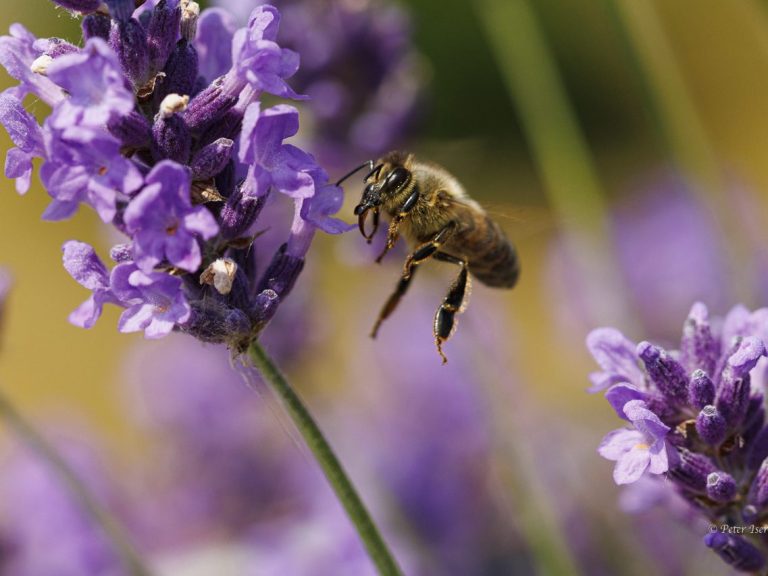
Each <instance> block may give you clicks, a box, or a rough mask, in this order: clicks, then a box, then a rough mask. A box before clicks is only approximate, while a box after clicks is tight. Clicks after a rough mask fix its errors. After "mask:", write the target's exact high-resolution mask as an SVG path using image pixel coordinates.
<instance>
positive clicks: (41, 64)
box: [29, 54, 53, 76]
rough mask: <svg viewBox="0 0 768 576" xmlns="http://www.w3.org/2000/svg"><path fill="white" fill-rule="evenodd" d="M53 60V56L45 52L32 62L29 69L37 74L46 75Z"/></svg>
mask: <svg viewBox="0 0 768 576" xmlns="http://www.w3.org/2000/svg"><path fill="white" fill-rule="evenodd" d="M51 62H53V58H51V57H50V56H48V55H47V54H43V55H42V56H40V57H38V58H37V59H36V60H35V61H34V62H32V64H31V65H30V67H29V69H30V70H32V72H34V73H35V74H40V75H41V76H45V75H46V74H47V73H48V66H50V65H51Z"/></svg>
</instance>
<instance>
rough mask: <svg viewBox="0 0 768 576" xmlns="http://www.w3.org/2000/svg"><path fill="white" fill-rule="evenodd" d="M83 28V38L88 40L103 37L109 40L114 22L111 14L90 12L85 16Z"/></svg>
mask: <svg viewBox="0 0 768 576" xmlns="http://www.w3.org/2000/svg"><path fill="white" fill-rule="evenodd" d="M81 27H82V29H83V40H84V41H88V40H89V39H90V38H101V39H102V40H109V32H110V30H111V28H112V22H111V21H110V19H109V16H104V15H103V14H88V16H86V17H85V18H83V22H82V24H81Z"/></svg>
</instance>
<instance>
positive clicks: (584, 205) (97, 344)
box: [0, 0, 768, 574]
mask: <svg viewBox="0 0 768 576" xmlns="http://www.w3.org/2000/svg"><path fill="white" fill-rule="evenodd" d="M4 4H5V6H4V9H3V10H1V11H0V29H2V30H6V29H7V28H8V26H9V25H10V24H11V23H13V22H16V21H19V22H23V23H24V24H25V25H26V26H27V27H28V28H30V29H31V31H32V32H33V33H34V34H36V35H38V36H49V35H50V36H61V37H65V38H69V39H72V40H74V39H78V38H79V27H78V22H77V21H76V20H74V19H72V18H71V17H70V16H69V15H68V14H66V13H65V12H64V11H60V10H53V9H52V8H51V6H50V4H49V3H48V2H47V1H46V0H27V1H26V2H23V3H20V2H19V3H17V2H13V3H11V2H8V1H7V0H6V1H5V2H4ZM405 4H406V5H407V6H408V7H409V8H410V9H411V10H412V12H413V15H414V21H415V40H416V43H417V45H418V48H419V50H420V51H421V52H422V54H423V55H424V57H425V58H426V61H427V64H428V75H429V80H430V87H429V91H430V105H429V113H428V116H427V117H426V118H425V124H424V129H423V131H422V133H421V134H420V136H419V138H418V139H417V140H416V141H415V142H414V145H413V149H414V150H415V151H416V152H418V153H419V154H421V155H422V156H424V157H428V158H430V159H432V160H434V161H437V162H439V163H441V164H443V165H445V166H447V167H449V168H450V170H451V171H452V172H453V173H454V174H455V175H456V176H457V177H458V178H459V179H460V180H461V181H462V182H463V183H464V184H465V186H466V187H467V189H468V190H469V191H470V193H471V194H472V195H473V197H475V198H476V199H477V200H479V201H480V202H481V203H482V204H484V205H485V206H487V207H489V210H490V211H491V212H492V213H493V214H495V215H497V216H498V218H499V221H500V222H501V223H502V224H503V226H504V228H505V229H506V230H507V233H508V235H509V236H510V238H512V239H513V240H514V242H515V243H516V245H517V246H518V247H519V250H520V254H521V259H522V263H523V275H522V280H521V283H520V285H519V287H517V288H516V289H515V290H514V291H513V292H510V293H504V294H499V293H495V292H493V291H491V290H488V289H485V288H484V287H482V286H476V288H475V290H474V293H473V300H474V302H478V301H479V300H482V301H484V302H487V303H489V306H488V307H485V308H484V310H485V312H481V309H480V307H479V306H478V307H473V306H472V305H470V308H469V310H468V312H467V315H466V316H470V315H472V316H473V318H472V320H468V319H467V320H465V321H464V322H463V324H462V327H460V329H459V331H458V334H457V335H456V336H455V337H454V338H453V339H452V340H451V342H450V343H449V344H448V346H447V352H448V354H449V356H450V352H451V349H458V348H460V347H463V346H468V345H469V344H470V343H471V342H472V341H473V340H475V339H477V338H478V332H479V331H482V330H483V329H484V328H483V318H482V317H480V316H478V314H481V313H487V311H488V310H497V311H498V313H499V314H500V315H503V316H502V317H503V319H504V323H505V325H506V326H508V331H507V332H506V334H505V335H504V336H503V338H504V342H503V346H505V347H507V348H508V350H509V352H510V356H511V357H513V358H514V359H515V362H516V366H515V371H516V374H515V376H514V382H515V386H517V385H518V384H519V383H527V384H525V389H524V390H523V391H522V394H523V395H524V396H525V398H526V400H525V401H526V402H528V403H529V404H527V406H532V407H534V410H546V411H547V413H548V414H549V415H550V418H554V419H562V422H563V423H564V427H565V428H566V429H567V428H568V427H569V426H573V427H574V429H579V430H586V431H588V432H587V435H586V437H585V438H586V440H585V443H590V442H591V446H596V445H597V442H599V439H600V438H601V437H602V435H603V434H604V433H605V432H607V431H608V430H610V429H612V428H615V427H616V426H617V423H616V421H615V417H614V415H613V413H612V411H611V410H610V409H609V407H608V406H607V404H606V403H605V402H603V401H601V400H599V399H598V398H595V397H593V396H590V395H588V394H586V393H585V389H586V388H587V386H588V380H587V374H588V373H589V372H590V371H592V370H593V369H594V366H593V363H592V361H591V360H590V359H589V357H588V355H587V352H586V350H585V349H584V347H583V344H582V343H583V339H581V338H572V337H566V336H563V334H561V333H560V332H561V329H562V326H561V324H560V323H559V322H558V320H557V318H556V317H555V316H556V314H557V307H556V306H553V302H552V300H551V291H550V290H549V289H548V288H547V287H546V285H545V283H546V269H547V266H548V265H549V264H548V262H549V260H548V251H549V250H550V247H551V241H552V239H553V238H555V237H556V236H557V235H559V234H561V233H563V232H564V231H565V232H567V233H569V234H573V235H574V237H576V238H578V239H579V240H578V243H577V245H578V246H581V247H583V249H584V251H585V255H584V261H583V262H577V263H576V266H577V267H578V266H584V267H585V268H584V269H586V270H597V268H595V266H598V267H599V271H598V272H595V274H596V275H595V276H593V279H594V280H595V281H600V282H602V281H603V279H604V280H605V282H607V286H608V287H609V293H610V294H612V295H613V296H615V300H616V301H617V302H619V303H621V304H626V300H625V299H623V291H622V288H621V285H620V282H619V281H616V279H615V274H614V271H613V268H612V264H611V256H610V247H611V243H612V240H611V238H610V237H609V235H608V234H607V233H606V231H605V230H603V227H602V224H601V222H602V217H603V214H604V211H605V210H607V209H610V208H611V206H612V205H613V203H614V202H616V201H619V200H620V199H621V198H622V197H623V195H624V194H625V193H626V189H627V187H628V185H629V184H630V183H632V182H634V181H636V179H637V178H640V177H642V176H643V175H644V174H647V173H652V172H654V171H657V170H659V169H664V168H669V167H672V168H675V169H677V170H679V171H681V172H682V173H684V174H685V175H686V176H687V177H689V178H690V179H691V180H693V181H694V182H696V183H697V184H699V185H700V186H699V189H700V190H701V192H700V198H701V201H702V203H703V204H704V206H705V207H706V210H707V211H708V212H710V213H711V214H712V215H713V216H714V218H715V219H716V221H717V222H718V225H719V227H720V230H721V231H722V233H723V234H724V235H726V237H727V238H728V243H729V244H730V245H731V248H732V249H731V250H730V251H729V256H730V258H732V262H731V265H732V267H731V271H732V274H733V277H732V278H730V281H731V282H732V284H733V285H734V287H735V290H736V293H737V294H739V295H740V297H742V298H743V299H744V300H745V303H746V304H748V305H751V306H754V305H757V304H760V302H757V301H756V297H755V296H754V295H753V294H750V293H749V291H748V290H746V289H743V286H740V285H741V278H742V276H741V275H742V274H744V275H746V274H748V273H749V269H748V268H749V264H748V262H747V261H746V259H745V260H739V257H740V255H741V254H743V251H742V250H740V248H739V246H740V244H741V243H742V241H740V240H739V239H738V238H731V234H732V232H733V231H737V230H739V228H740V221H739V217H738V216H737V215H736V213H735V212H734V211H733V210H731V207H730V197H729V195H728V194H727V192H726V189H727V179H728V178H729V177H733V178H735V179H736V180H737V181H738V182H741V183H743V185H744V186H745V187H746V188H748V189H749V190H751V192H752V194H753V195H754V202H755V204H754V207H755V213H756V214H763V213H764V210H765V206H764V203H765V202H766V191H768V162H766V160H765V159H766V157H767V156H768V6H767V5H766V4H765V3H762V2H757V1H753V0H740V1H738V2H722V1H721V0H698V1H696V2H694V1H693V0H681V1H675V2H668V1H667V2H665V1H662V0H655V1H654V0H643V1H642V2H638V1H636V0H624V1H622V0H557V1H556V0H537V1H535V2H528V3H526V2H520V1H518V0H515V1H510V2H505V1H504V0H484V1H482V2H477V3H470V2H464V1H458V0H451V1H446V2H440V3H438V2H433V1H428V0H413V1H411V2H407V3H405ZM9 85H10V79H9V78H8V77H7V76H6V75H4V74H3V75H2V76H0V88H5V87H7V86H9ZM40 112H41V113H44V111H42V110H41V111H40ZM9 146H10V142H9V140H8V138H7V136H6V134H5V132H2V134H0V149H7V148H8V147H9ZM360 160H361V159H360V158H350V166H354V165H356V164H357V163H359V162H360ZM332 176H336V175H333V174H332ZM0 194H2V196H1V197H2V200H0V265H2V266H5V267H7V268H8V269H9V270H10V271H11V273H12V275H13V277H14V281H15V282H14V288H13V292H12V294H11V299H10V302H9V304H8V306H7V309H6V311H5V315H4V322H3V334H2V348H1V349H0V385H2V386H4V387H5V388H6V390H7V391H8V393H9V395H10V396H11V397H12V399H13V400H14V401H15V402H16V403H17V405H18V406H19V408H20V409H21V410H22V411H24V412H26V413H28V414H29V415H31V416H34V417H35V418H39V419H41V420H42V419H45V418H49V417H54V418H56V417H59V416H60V415H62V414H67V413H68V412H73V413H76V414H78V417H82V418H86V419H87V420H88V422H89V424H90V425H92V426H93V427H95V429H97V430H98V431H99V432H100V433H102V434H103V435H104V436H105V437H106V438H107V440H108V442H109V443H110V444H111V445H114V446H117V447H119V448H118V449H119V450H122V451H124V452H125V453H126V454H128V455H130V456H131V457H134V458H139V457H140V456H141V449H142V444H143V443H144V442H146V441H147V439H146V438H144V437H142V435H141V433H140V432H139V431H137V430H135V429H133V428H132V427H131V426H130V425H128V424H127V422H126V420H125V418H123V416H122V404H121V403H122V399H121V396H120V392H119V390H118V389H116V387H115V386H114V381H115V379H116V378H117V377H118V374H119V366H120V362H121V358H122V357H123V354H124V351H125V350H126V348H128V347H130V346H131V345H132V344H133V343H134V342H135V341H137V340H140V339H141V337H140V336H136V335H121V334H118V332H117V330H116V328H115V326H116V321H117V317H118V313H117V311H116V310H115V309H113V308H108V309H107V310H106V312H105V315H104V317H103V318H102V319H101V320H100V321H99V322H98V323H97V325H96V326H95V327H94V328H93V329H92V330H90V331H85V330H81V329H78V328H75V327H73V326H71V325H70V324H68V323H67V320H66V318H67V315H68V314H69V312H70V311H71V310H72V309H74V308H75V307H76V306H77V305H78V304H79V303H80V302H81V301H82V300H83V299H84V298H85V297H86V293H85V290H83V289H82V288H81V287H80V286H79V285H77V284H76V283H75V282H73V281H72V279H71V278H70V277H69V276H68V274H67V273H66V272H65V270H64V269H63V268H62V266H61V263H60V259H61V254H60V246H61V245H62V243H63V242H64V241H66V240H68V239H73V238H76V239H79V240H82V241H85V242H90V243H92V244H93V245H94V246H96V247H97V250H98V251H99V252H100V253H101V254H106V252H107V250H108V247H109V245H111V243H112V241H111V240H112V239H111V238H110V237H109V232H108V231H106V230H105V228H104V227H103V226H102V225H101V223H100V222H99V221H98V218H97V217H96V216H95V215H94V214H93V213H92V212H89V211H87V210H81V211H79V213H78V214H77V215H76V217H75V218H73V219H72V220H69V221H66V222H57V223H46V222H43V221H42V220H41V219H40V214H41V213H42V211H43V209H44V207H45V206H46V204H47V201H48V199H47V196H46V194H45V192H44V191H43V190H42V188H41V187H40V185H39V180H38V179H37V177H36V176H35V177H33V187H32V190H31V191H30V192H29V193H28V194H27V195H26V196H25V197H20V196H18V195H17V194H16V193H15V191H14V189H13V183H12V182H8V181H4V182H3V184H2V190H1V191H0ZM357 194H358V191H357V190H354V189H353V188H350V189H349V190H348V198H347V202H346V204H345V207H344V210H343V211H342V213H341V217H342V218H344V219H346V220H347V221H350V222H351V221H352V207H353V206H354V204H355V200H356V196H357ZM760 232H761V233H762V230H760ZM355 234H356V233H355V232H353V233H351V235H352V236H354V235H355ZM354 242H362V239H360V238H359V237H355V238H341V239H340V238H337V237H318V238H317V241H316V243H315V245H314V246H313V247H312V251H311V259H312V260H313V262H314V266H313V278H314V282H315V285H314V286H313V288H312V290H311V298H313V302H314V305H315V306H317V307H318V308H319V309H320V311H321V317H322V323H323V325H324V329H323V331H322V334H323V337H322V338H320V339H318V341H317V342H316V343H315V344H314V346H313V347H312V351H311V354H309V355H308V356H307V357H306V359H305V360H304V361H302V362H301V364H300V365H299V366H298V367H296V368H295V369H294V370H293V374H291V376H293V377H294V379H295V381H296V382H297V383H298V384H297V385H298V386H299V387H300V388H302V389H304V390H311V389H316V390H318V391H319V392H320V393H328V394H331V393H339V394H341V393H343V390H339V386H340V385H339V384H338V381H339V379H338V378H336V375H339V374H344V373H345V371H346V366H347V358H348V356H349V355H350V354H353V353H354V351H355V350H357V349H363V348H373V349H374V350H375V352H376V353H377V354H381V355H386V354H387V351H386V350H385V349H381V348H380V347H379V348H377V345H376V342H374V341H371V340H370V339H368V338H367V334H366V333H361V332H360V330H359V326H360V318H359V314H367V315H368V316H370V318H371V320H373V317H374V315H375V312H376V311H377V310H378V308H379V306H380V304H381V303H382V302H383V300H384V298H385V297H386V295H387V294H388V291H389V289H390V287H391V285H393V284H394V281H395V278H396V275H397V270H398V267H399V262H398V261H397V259H396V258H393V259H390V260H389V261H388V262H387V263H386V264H385V265H384V266H382V267H377V266H375V265H374V264H372V263H371V264H370V266H369V267H361V266H351V265H348V264H347V263H346V262H347V260H346V259H345V258H343V257H341V255H342V253H343V252H344V250H346V249H347V248H348V246H349V245H350V243H354ZM345 247H346V248H345ZM595 261H598V264H597V265H596V264H595ZM433 274H434V275H435V276H436V277H438V278H440V279H442V280H444V281H445V282H446V283H447V282H448V281H449V278H450V277H451V274H452V271H451V270H441V269H437V271H436V272H433ZM601 274H602V275H604V278H603V277H601V276H600V275H601ZM614 282H615V283H614ZM604 287H605V286H604ZM419 290H428V289H427V288H423V287H422V288H419V287H418V286H417V287H415V288H414V292H418V291H419ZM361 294H365V295H366V296H365V298H361V296H360V295H361ZM409 296H411V295H409ZM429 297H431V298H433V300H434V302H435V306H437V304H438V302H439V300H440V298H442V294H441V293H430V296H429ZM608 300H611V299H610V298H609V299H608ZM350 301H354V302H355V305H354V307H352V308H350V304H349V302H350ZM734 303H735V302H734ZM562 304H563V305H564V306H566V307H567V306H568V305H569V303H568V302H564V303H562ZM605 304H606V305H605V308H604V309H601V310H597V311H593V312H595V314H593V316H594V317H595V318H596V319H599V320H600V321H602V322H605V323H610V324H614V325H617V326H618V327H619V328H621V329H622V330H624V331H626V332H627V333H628V334H629V335H631V336H633V337H642V336H643V334H642V331H641V330H638V328H637V325H635V324H633V323H632V318H633V316H634V315H635V314H636V313H637V311H636V310H632V309H631V307H627V306H624V305H622V306H619V307H617V308H612V307H611V306H610V302H608V301H606V303H605ZM475 309H476V310H477V314H473V312H474V310H475ZM686 312H687V311H686V310H680V315H679V318H677V319H675V322H677V323H678V324H679V325H680V326H682V321H683V319H684V316H685V314H686ZM719 312H723V311H722V310H721V311H719ZM422 313H423V324H424V327H425V328H424V338H425V339H430V338H431V336H430V326H431V319H432V315H433V313H434V309H432V308H430V309H425V310H423V311H422ZM397 326H398V317H397V315H394V316H393V318H392V319H391V320H389V321H388V323H387V325H386V326H385V328H384V329H386V330H391V331H393V332H396V331H397ZM436 361H437V360H436V357H431V356H430V357H426V358H424V362H436ZM447 369H450V365H449V368H447ZM502 376H503V375H502ZM508 376H509V378H510V379H512V375H508ZM515 386H512V385H510V386H506V385H505V383H504V382H500V383H499V386H498V388H497V389H495V392H494V393H496V394H499V395H501V398H502V401H501V404H500V406H513V405H514V404H515V402H516V400H515V398H517V396H515V395H516V394H519V393H521V391H520V390H518V389H516V388H515ZM510 417H512V411H510ZM522 440H523V439H522V438H516V439H514V440H513V443H514V442H515V441H522ZM585 450H586V452H589V451H590V450H593V448H591V447H590V446H589V445H588V446H586V447H585ZM585 466H586V467H588V468H590V469H595V468H596V469H597V472H596V473H595V475H596V476H599V477H601V478H602V480H601V482H602V485H604V487H605V490H604V492H603V493H602V494H601V495H600V497H601V498H602V500H603V501H604V502H605V503H606V510H605V515H606V516H616V517H617V518H616V519H614V520H615V522H617V525H618V526H622V522H623V520H622V518H621V515H622V514H621V513H620V512H618V510H616V509H614V507H613V503H614V502H615V500H616V496H617V491H616V490H615V489H614V488H613V487H612V486H611V483H610V471H611V468H612V466H611V464H610V463H608V462H606V461H603V460H600V459H599V458H598V457H597V455H596V454H595V456H594V461H593V462H589V463H585ZM627 526H628V525H627ZM627 529H628V530H629V528H627ZM713 558H714V557H713ZM715 561H716V560H715ZM719 568H720V567H719V565H718V566H717V567H716V569H719ZM714 569H715V568H713V570H714ZM644 570H645V568H644V564H643V560H642V559H641V558H638V559H636V566H635V568H633V569H629V570H628V571H627V573H638V574H640V573H646V572H644ZM692 570H694V569H692ZM691 573H696V572H694V571H692V572H691Z"/></svg>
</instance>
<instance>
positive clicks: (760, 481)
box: [749, 459, 768, 508]
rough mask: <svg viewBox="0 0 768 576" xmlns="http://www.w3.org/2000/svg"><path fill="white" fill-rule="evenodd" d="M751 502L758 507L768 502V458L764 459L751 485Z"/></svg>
mask: <svg viewBox="0 0 768 576" xmlns="http://www.w3.org/2000/svg"><path fill="white" fill-rule="evenodd" d="M749 502H750V503H751V504H753V505H754V506H756V507H757V508H763V507H765V506H766V504H768V459H766V460H763V462H762V463H761V464H760V468H759V469H758V471H757V474H756V475H755V479H754V480H753V481H752V486H750V487H749Z"/></svg>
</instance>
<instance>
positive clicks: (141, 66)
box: [109, 18, 149, 87]
mask: <svg viewBox="0 0 768 576" xmlns="http://www.w3.org/2000/svg"><path fill="white" fill-rule="evenodd" d="M109 44H110V46H112V49H113V50H114V51H115V52H116V53H117V56H118V58H119V59H120V65H121V66H122V67H123V70H124V71H125V74H126V76H128V78H129V79H130V80H131V82H132V83H133V85H134V86H136V87H140V86H143V85H144V84H145V83H146V82H147V80H148V79H149V51H148V50H147V35H146V33H145V32H144V28H142V27H141V24H139V22H138V20H136V19H135V18H131V19H130V20H118V21H115V20H113V21H112V30H111V31H110V33H109Z"/></svg>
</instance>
